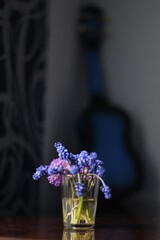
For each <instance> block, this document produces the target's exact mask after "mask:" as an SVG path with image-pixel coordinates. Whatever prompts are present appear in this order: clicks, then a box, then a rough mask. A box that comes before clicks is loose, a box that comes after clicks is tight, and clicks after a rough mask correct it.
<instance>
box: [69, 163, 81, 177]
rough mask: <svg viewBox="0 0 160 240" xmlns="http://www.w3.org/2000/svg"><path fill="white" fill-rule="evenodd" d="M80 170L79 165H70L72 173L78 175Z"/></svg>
mask: <svg viewBox="0 0 160 240" xmlns="http://www.w3.org/2000/svg"><path fill="white" fill-rule="evenodd" d="M78 172H79V167H78V166H77V165H71V167H70V173H71V174H72V175H76V174H77V173H78Z"/></svg>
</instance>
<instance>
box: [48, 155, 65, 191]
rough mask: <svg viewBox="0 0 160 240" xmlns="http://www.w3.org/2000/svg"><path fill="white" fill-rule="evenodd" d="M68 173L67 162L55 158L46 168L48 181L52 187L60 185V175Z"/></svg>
mask: <svg viewBox="0 0 160 240" xmlns="http://www.w3.org/2000/svg"><path fill="white" fill-rule="evenodd" d="M69 171H70V165H69V163H68V161H67V160H64V159H61V158H57V159H54V160H53V161H52V162H51V163H50V165H49V167H48V174H49V177H48V181H49V183H51V184H53V185H54V186H56V187H58V186H60V185H61V174H67V173H68V172H69Z"/></svg>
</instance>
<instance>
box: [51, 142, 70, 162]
mask: <svg viewBox="0 0 160 240" xmlns="http://www.w3.org/2000/svg"><path fill="white" fill-rule="evenodd" d="M54 146H55V148H56V150H57V152H58V156H59V157H60V158H61V159H66V160H67V159H68V157H69V152H68V150H67V149H66V148H65V147H64V146H62V144H61V143H60V142H56V143H55V144H54Z"/></svg>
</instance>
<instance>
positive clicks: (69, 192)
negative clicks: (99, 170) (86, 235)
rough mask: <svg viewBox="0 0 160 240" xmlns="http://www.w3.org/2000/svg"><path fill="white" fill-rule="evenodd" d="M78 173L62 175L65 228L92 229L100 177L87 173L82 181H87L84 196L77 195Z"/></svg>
mask: <svg viewBox="0 0 160 240" xmlns="http://www.w3.org/2000/svg"><path fill="white" fill-rule="evenodd" d="M78 180H79V178H78V176H77V175H75V176H73V175H63V177H62V187H61V190H62V212H63V225H64V227H65V228H72V229H90V228H93V227H94V225H95V217H96V209H97V200H98V191H99V179H98V178H97V177H95V176H89V175H85V176H83V179H81V182H83V183H85V192H84V195H83V196H80V197H77V193H76V190H75V187H74V184H75V183H76V182H78Z"/></svg>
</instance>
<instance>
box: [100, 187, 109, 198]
mask: <svg viewBox="0 0 160 240" xmlns="http://www.w3.org/2000/svg"><path fill="white" fill-rule="evenodd" d="M100 189H101V191H102V192H103V193H104V197H105V198H106V199H109V198H111V190H110V188H109V187H108V186H107V185H104V186H101V187H100Z"/></svg>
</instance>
